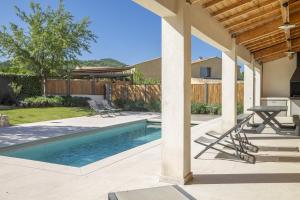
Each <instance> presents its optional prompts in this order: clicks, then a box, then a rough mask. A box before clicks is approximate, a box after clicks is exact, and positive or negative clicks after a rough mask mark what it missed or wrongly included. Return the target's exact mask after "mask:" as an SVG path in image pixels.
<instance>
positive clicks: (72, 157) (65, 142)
mask: <svg viewBox="0 0 300 200" xmlns="http://www.w3.org/2000/svg"><path fill="white" fill-rule="evenodd" d="M160 137H161V128H160V124H155V123H149V122H146V121H141V122H135V123H128V124H123V125H120V126H117V127H112V128H108V129H101V130H93V131H90V132H85V133H83V134H81V135H76V136H74V137H68V138H63V139H59V140H56V141H51V142H46V143H42V144H36V145H32V146H28V147H23V148H17V149H13V150H8V151H4V152H1V153H0V155H3V156H9V157H15V158H23V159H29V160H36V161H42V162H48V163H55V164H61V165H68V166H73V167H82V166H85V165H88V164H90V163H93V162H95V161H98V160H101V159H104V158H107V157H109V156H112V155H115V154H118V153H121V152H123V151H126V150H129V149H132V148H134V147H137V146H140V145H143V144H146V143H148V142H151V141H154V140H157V139H159V138H160Z"/></svg>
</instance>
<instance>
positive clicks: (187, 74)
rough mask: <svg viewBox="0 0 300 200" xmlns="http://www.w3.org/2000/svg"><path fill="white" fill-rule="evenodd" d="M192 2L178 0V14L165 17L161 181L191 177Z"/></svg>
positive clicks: (184, 180) (177, 180) (163, 22)
mask: <svg viewBox="0 0 300 200" xmlns="http://www.w3.org/2000/svg"><path fill="white" fill-rule="evenodd" d="M189 9H190V5H189V4H187V3H185V1H178V13H177V15H176V16H169V17H165V18H162V169H161V177H160V180H161V181H164V182H169V183H175V184H185V183H186V182H187V181H189V180H191V179H192V173H191V135H190V122H191V115H190V113H191V112H190V109H191V108H190V107H191V103H190V100H191V98H190V94H191V24H190V17H189V14H190V12H189Z"/></svg>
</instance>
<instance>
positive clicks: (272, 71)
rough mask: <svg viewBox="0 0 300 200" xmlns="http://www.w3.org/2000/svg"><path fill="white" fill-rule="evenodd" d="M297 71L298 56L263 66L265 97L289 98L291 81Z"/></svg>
mask: <svg viewBox="0 0 300 200" xmlns="http://www.w3.org/2000/svg"><path fill="white" fill-rule="evenodd" d="M295 69H296V56H294V58H293V59H291V60H290V59H289V58H287V57H284V58H281V59H278V60H274V61H271V62H267V63H265V64H264V65H263V77H262V79H263V92H262V93H263V97H289V96H290V79H291V77H292V75H293V73H294V71H295Z"/></svg>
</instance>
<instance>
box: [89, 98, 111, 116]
mask: <svg viewBox="0 0 300 200" xmlns="http://www.w3.org/2000/svg"><path fill="white" fill-rule="evenodd" d="M88 103H89V106H90V108H91V109H92V110H94V111H95V112H96V113H97V114H99V115H100V116H101V117H106V116H109V117H113V115H112V111H111V110H110V109H106V108H104V107H102V108H101V107H99V105H98V104H97V102H96V101H95V100H90V101H88Z"/></svg>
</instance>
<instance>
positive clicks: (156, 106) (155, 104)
mask: <svg viewBox="0 0 300 200" xmlns="http://www.w3.org/2000/svg"><path fill="white" fill-rule="evenodd" d="M146 108H147V109H148V110H149V111H151V112H161V102H160V101H158V100H152V101H150V102H149V103H147V104H146Z"/></svg>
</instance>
